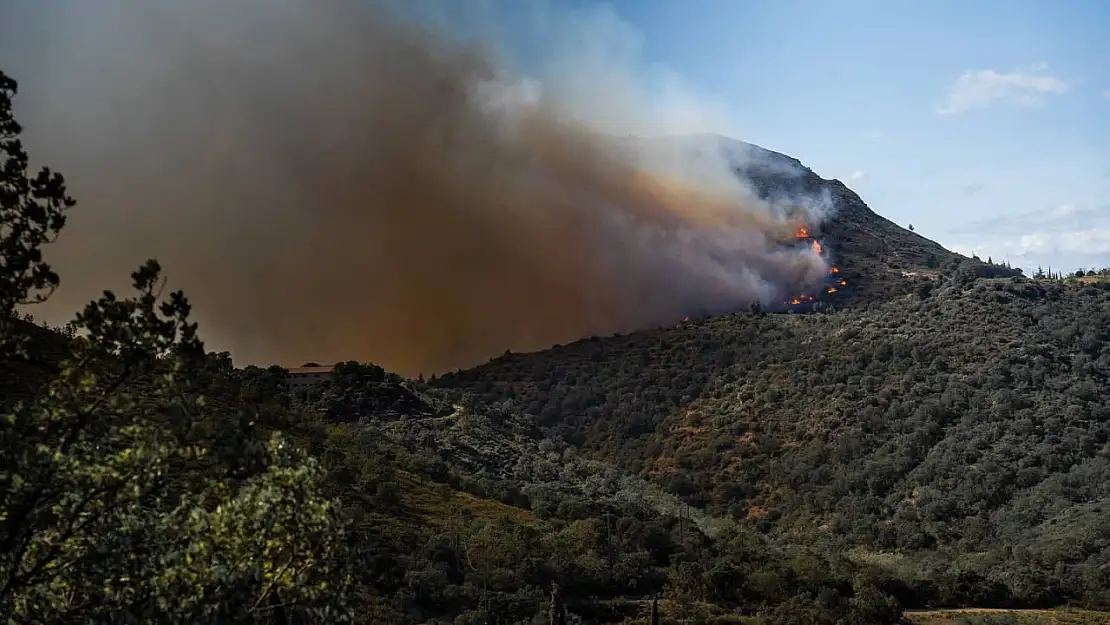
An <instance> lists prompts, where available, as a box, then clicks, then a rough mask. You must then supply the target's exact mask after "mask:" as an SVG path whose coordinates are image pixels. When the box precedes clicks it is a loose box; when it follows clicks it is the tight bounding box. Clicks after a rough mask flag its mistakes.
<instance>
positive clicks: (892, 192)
mask: <svg viewBox="0 0 1110 625" xmlns="http://www.w3.org/2000/svg"><path fill="white" fill-rule="evenodd" d="M558 1H559V2H562V3H563V4H564V5H569V6H573V7H575V8H577V9H586V10H588V11H594V12H597V11H601V12H605V11H611V12H612V14H614V16H615V19H616V21H619V22H621V23H623V24H624V25H625V26H626V27H627V28H626V30H627V33H626V35H627V34H628V33H631V35H632V36H633V38H636V39H638V41H636V46H638V50H637V54H638V55H639V56H640V59H639V61H638V62H640V63H642V64H643V65H644V66H662V67H665V68H667V69H668V70H670V71H671V72H673V73H674V74H676V75H677V76H679V77H680V78H681V80H682V81H683V82H684V83H685V85H686V87H688V88H689V89H691V90H692V91H695V92H697V93H699V94H704V95H705V96H706V97H707V98H711V99H713V100H715V101H716V102H717V103H718V105H720V108H722V109H723V110H724V112H725V114H726V115H727V116H728V118H729V122H730V124H729V125H730V127H731V128H732V132H733V133H735V134H737V135H738V137H737V138H741V139H744V140H747V141H751V142H754V143H758V144H760V145H763V146H764V147H767V148H770V149H774V150H776V151H780V152H785V153H788V154H790V155H792V156H795V157H797V158H799V159H800V160H802V162H803V163H805V164H806V165H808V166H810V167H812V168H814V169H815V170H816V171H817V172H818V173H819V174H821V175H822V176H824V177H826V178H833V177H835V178H840V179H841V180H844V181H845V182H846V183H848V184H849V185H850V186H852V187H853V188H854V189H855V190H857V191H858V192H859V193H860V194H861V196H862V197H863V198H864V199H865V201H867V202H868V204H869V205H870V206H871V207H872V208H873V209H875V210H876V211H877V212H879V213H880V214H882V215H884V216H886V217H888V218H890V219H892V220H894V221H896V222H898V223H899V224H902V225H907V224H913V225H914V226H915V228H916V230H917V231H918V232H919V233H921V234H923V235H925V236H928V237H930V238H933V239H935V240H937V241H939V242H941V243H943V244H945V245H946V246H948V247H950V248H952V249H955V250H957V251H961V252H964V253H972V252H977V253H978V254H979V255H981V256H982V257H983V258H986V257H987V256H990V257H992V258H993V259H994V260H996V261H999V260H1003V259H1005V260H1009V261H1010V262H1011V263H1013V264H1015V265H1018V266H1022V267H1025V268H1027V269H1035V268H1036V267H1037V266H1038V265H1043V266H1045V267H1047V266H1049V265H1052V266H1053V267H1054V268H1064V269H1068V270H1071V269H1074V268H1076V267H1093V266H1098V267H1106V266H1110V36H1108V35H1110V3H1108V2H1100V1H1099V0H1070V1H1053V2H1049V1H1046V0H1040V1H1031V0H1007V1H1006V2H985V1H983V0H978V1H976V0H964V1H959V0H929V1H925V0H918V1H909V0H902V1H892V0H887V1H879V0H776V1H775V2H769V1H768V2H754V1H744V0H689V1H679V0H616V1H615V2H612V3H609V4H608V5H603V4H600V3H595V2H590V1H589V0H558ZM525 46H527V44H525Z"/></svg>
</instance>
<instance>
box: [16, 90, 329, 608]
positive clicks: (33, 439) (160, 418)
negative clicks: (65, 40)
mask: <svg viewBox="0 0 1110 625" xmlns="http://www.w3.org/2000/svg"><path fill="white" fill-rule="evenodd" d="M14 93H15V83H14V82H13V81H11V80H10V79H9V78H8V77H7V76H5V75H3V74H0V133H2V135H0V141H2V143H0V151H2V153H3V162H2V167H0V175H2V179H0V189H2V190H3V194H2V196H0V210H2V212H0V218H2V222H0V267H2V268H3V271H2V272H0V276H2V277H0V305H2V306H3V309H2V310H0V319H2V320H3V321H2V323H3V325H2V326H0V359H2V360H3V361H4V362H5V363H24V364H28V365H32V364H34V363H35V362H36V361H37V360H41V359H42V358H43V357H44V354H41V353H36V352H35V351H34V350H29V349H27V347H28V345H31V346H33V345H34V344H35V343H34V338H35V335H34V332H35V331H34V330H30V329H29V328H28V325H29V324H26V323H25V322H22V321H20V320H18V318H17V317H16V315H15V306H16V305H18V304H21V303H28V302H37V301H42V300H43V299H45V298H46V297H47V296H48V295H49V293H50V291H51V290H52V289H53V287H55V286H56V285H57V284H58V276H57V275H56V274H55V273H54V272H53V271H52V270H51V269H50V267H49V266H48V265H46V264H45V263H44V262H43V261H42V254H41V246H42V245H43V244H44V243H47V242H49V241H50V240H52V239H53V236H54V235H56V234H57V233H58V232H59V231H60V230H61V228H62V225H63V224H64V211H65V210H66V209H68V208H69V207H70V206H72V205H73V201H72V200H70V199H69V198H68V196H66V191H65V185H64V183H63V181H62V178H61V177H60V176H58V175H51V174H50V173H49V172H48V171H46V170H44V171H43V172H42V173H40V174H39V176H38V177H37V178H35V179H28V178H26V175H25V174H26V160H27V159H26V154H25V153H24V152H23V150H22V148H21V147H20V144H19V141H18V139H17V136H18V133H19V127H18V125H17V124H15V122H14V120H13V119H12V116H11V96H12V95H14ZM132 279H133V284H134V288H135V295H134V296H133V297H130V298H123V299H121V298H118V297H117V296H115V295H114V294H113V293H110V292H105V293H104V295H103V296H102V297H100V298H99V299H98V300H97V301H94V302H91V303H90V304H89V305H88V306H86V307H85V309H84V310H83V311H82V312H81V313H80V314H79V315H78V316H77V319H76V321H75V322H74V324H73V329H74V331H75V332H74V333H73V334H72V335H71V337H70V338H68V339H65V340H64V348H63V349H62V350H61V354H62V357H61V360H60V362H58V363H56V366H51V367H50V368H49V370H50V371H51V372H52V374H51V376H50V377H49V378H48V379H45V380H42V385H41V387H40V388H39V389H37V392H35V393H33V394H31V395H30V396H29V397H27V398H20V399H14V400H10V401H5V402H4V404H3V406H2V408H3V410H2V412H0V458H2V459H3V460H2V463H3V464H2V465H0V554H2V555H0V614H2V615H5V616H7V620H8V621H9V622H42V623H45V622H71V621H84V622H276V621H284V622H288V621H289V620H291V619H292V620H296V621H299V622H335V621H341V620H343V619H345V618H346V617H347V616H348V615H349V609H348V607H347V605H346V603H347V592H346V586H347V580H348V577H349V564H350V561H349V559H348V558H347V557H346V556H345V548H346V543H345V523H344V521H343V519H342V518H341V516H340V515H339V514H338V513H337V510H336V505H335V503H334V502H333V501H331V500H330V499H328V498H326V497H324V496H323V495H322V494H321V486H322V484H323V480H324V474H323V472H322V470H321V468H320V467H319V465H318V464H317V463H316V462H315V461H314V460H313V459H312V458H311V457H309V456H307V455H305V454H304V453H303V452H302V451H300V450H299V449H297V448H296V447H294V446H292V445H291V444H290V443H289V442H287V441H286V439H285V438H284V437H283V436H282V435H281V434H280V432H276V431H272V430H270V429H267V428H265V427H262V425H263V424H262V423H256V419H263V418H264V417H265V414H264V412H265V410H264V406H263V405H262V404H260V403H258V402H253V403H247V402H243V401H241V400H242V398H243V397H246V396H248V394H246V393H239V392H238V386H237V385H236V384H234V383H232V381H231V380H229V379H226V376H225V375H224V374H226V373H227V370H226V366H224V365H226V364H227V363H221V362H220V361H219V359H218V358H214V359H213V358H209V357H207V356H206V355H205V354H204V352H203V346H202V344H201V342H200V341H199V339H198V338H197V334H196V325H195V324H194V323H192V322H190V320H189V312H190V310H189V304H188V302H187V300H186V299H185V297H184V295H183V294H182V293H180V292H175V293H171V294H170V295H169V296H168V297H166V298H162V297H161V289H162V280H161V277H160V267H159V266H158V264H157V262H155V261H149V262H147V263H146V264H144V265H143V266H142V267H141V268H140V269H139V270H138V271H136V272H135V273H134V274H133V275H132ZM32 328H33V326H32ZM263 420H264V419H263Z"/></svg>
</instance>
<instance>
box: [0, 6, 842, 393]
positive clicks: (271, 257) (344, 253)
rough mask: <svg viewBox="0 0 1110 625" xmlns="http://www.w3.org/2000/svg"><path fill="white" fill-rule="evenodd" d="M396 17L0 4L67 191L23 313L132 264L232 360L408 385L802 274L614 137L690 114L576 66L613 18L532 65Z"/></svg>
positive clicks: (16, 71)
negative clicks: (158, 282) (60, 230)
mask: <svg viewBox="0 0 1110 625" xmlns="http://www.w3.org/2000/svg"><path fill="white" fill-rule="evenodd" d="M403 2H404V0H398V3H397V4H396V6H390V5H391V3H389V2H361V3H355V2H349V1H345V0H344V1H340V0H328V1H327V2H319V1H316V0H272V1H265V0H241V1H238V2H234V3H232V2H222V1H216V0H200V1H197V0H193V1H190V2H153V1H152V2H144V3H137V2H135V3H129V2H122V1H118V2H107V1H105V2H97V3H84V2H79V1H78V0H68V1H66V2H51V3H43V5H41V6H40V5H39V4H38V3H27V5H24V7H23V8H21V9H14V10H13V9H11V8H9V9H5V10H6V11H9V14H8V15H6V16H0V22H2V23H4V24H5V26H4V27H3V28H4V29H5V30H6V31H8V30H13V29H14V32H17V33H18V35H13V36H11V37H7V34H8V33H7V32H5V33H4V35H5V37H0V39H5V38H6V39H7V43H5V44H0V59H2V61H0V62H3V63H4V69H5V71H7V72H8V73H9V74H11V75H13V77H15V78H16V79H17V80H19V81H20V83H21V94H20V96H19V97H18V99H17V101H16V106H17V111H16V113H17V115H18V116H19V118H20V119H21V120H22V121H23V122H24V124H25V125H26V126H27V136H26V139H27V143H28V148H29V149H30V151H31V153H32V155H33V156H34V157H35V158H36V159H39V160H40V161H41V162H43V163H46V164H49V165H51V166H53V167H55V168H57V169H59V170H60V171H62V172H63V173H64V174H65V175H66V176H67V178H68V180H69V181H70V186H71V191H72V193H73V195H74V196H75V197H76V198H77V200H78V207H77V208H76V209H75V212H74V214H73V217H72V219H71V226H70V228H69V229H68V230H67V232H65V233H64V234H63V237H62V240H61V241H60V242H59V243H58V245H57V246H56V247H57V249H55V250H53V251H52V256H51V259H52V260H53V261H54V262H55V263H56V265H57V267H58V268H59V270H60V273H61V275H62V280H63V287H62V289H61V291H60V292H59V294H58V297H57V298H56V299H55V300H54V301H53V302H52V303H51V304H50V306H52V308H48V309H45V312H48V314H49V315H50V316H55V317H57V316H58V315H57V311H59V310H63V309H64V310H65V312H67V313H68V312H70V311H72V310H73V309H75V308H76V307H78V306H79V304H80V303H81V302H83V301H85V300H87V299H89V298H90V297H92V296H95V294H96V293H97V292H99V290H101V289H103V288H120V287H121V286H122V283H121V281H120V278H125V277H126V275H127V274H128V272H129V271H130V270H131V269H132V268H134V267H135V266H136V265H137V264H138V263H139V262H141V261H142V260H143V259H145V258H147V257H150V256H156V257H157V258H159V260H161V261H162V263H163V265H164V266H165V267H166V269H167V272H168V274H169V277H170V279H171V286H173V287H174V288H183V289H184V290H185V291H186V294H187V295H188V296H189V297H190V299H191V300H192V301H193V303H194V306H195V308H196V310H197V317H198V320H199V321H200V322H201V330H202V333H203V335H204V336H205V337H206V339H207V340H208V342H209V345H210V348H213V349H228V350H230V351H231V352H232V354H233V355H234V356H235V358H236V361H237V362H240V363H245V362H253V363H260V364H268V363H275V362H276V363H281V364H286V365H292V364H298V363H300V362H302V361H305V360H317V361H333V360H345V359H359V360H372V361H374V362H377V363H379V364H382V365H383V366H385V367H387V368H389V369H392V370H396V371H399V372H402V373H410V374H414V373H416V372H424V373H430V372H435V371H443V370H447V369H453V368H455V367H459V366H466V365H470V364H475V363H477V362H481V361H483V360H485V359H486V358H488V357H490V356H492V355H496V354H499V353H501V352H503V351H504V350H506V349H512V350H516V351H521V350H528V349H538V348H544V347H547V346H550V345H551V344H553V343H558V342H567V341H570V340H573V339H576V338H579V337H583V336H588V335H592V334H604V333H610V332H618V331H629V330H633V329H638V328H644V327H652V326H655V325H659V324H663V323H673V322H675V321H677V320H679V319H681V318H682V317H684V316H686V315H689V314H696V313H702V312H714V311H723V310H729V309H738V308H741V307H743V306H745V305H747V304H748V303H749V302H751V301H752V300H755V299H759V300H762V301H764V302H770V301H778V300H779V299H781V298H782V297H784V296H786V295H788V294H789V293H791V292H794V291H797V290H799V289H801V288H802V287H804V286H805V285H808V284H813V283H814V282H817V281H820V280H821V279H822V277H823V276H824V275H825V274H826V271H827V266H826V265H825V263H824V261H823V260H822V259H821V258H819V257H817V256H816V255H815V254H813V253H812V252H810V251H808V250H804V249H803V250H797V249H790V248H786V247H783V246H781V245H779V243H780V242H781V241H783V240H789V239H790V237H791V235H792V233H793V232H794V230H795V228H796V227H797V225H798V223H797V222H793V221H789V220H787V219H785V218H784V217H783V216H782V215H781V211H779V210H778V208H777V207H773V206H769V205H767V204H765V203H762V202H760V201H759V200H757V199H755V198H754V197H753V196H752V195H751V194H750V193H748V192H747V191H746V189H744V188H743V186H742V185H741V184H739V183H738V182H737V180H736V179H735V177H734V176H732V175H731V174H730V173H729V172H728V165H727V164H726V163H725V162H724V159H716V158H711V159H709V160H708V161H706V160H705V159H704V155H703V158H702V160H697V161H695V160H693V159H689V158H686V157H684V156H683V153H682V152H681V151H680V150H673V151H672V150H667V149H663V150H660V149H659V148H658V145H661V144H660V143H659V142H658V141H656V142H648V143H653V145H655V146H656V147H655V148H653V149H652V150H646V149H642V145H643V144H641V143H640V142H636V141H632V140H629V139H627V138H620V137H619V136H618V134H617V133H621V134H625V135H626V134H627V133H630V132H646V133H652V132H653V131H654V134H664V133H668V132H672V131H676V130H679V131H682V130H708V129H710V128H708V127H707V125H712V123H713V118H712V115H711V114H706V111H711V110H712V107H702V108H699V106H698V105H697V102H696V100H695V99H693V98H692V97H690V96H688V95H685V94H684V92H682V91H681V90H680V89H678V88H677V87H674V84H675V83H674V82H673V81H669V80H664V81H662V82H661V83H660V84H663V85H664V87H662V88H661V89H663V91H664V92H665V93H663V95H662V96H661V97H658V98H656V97H653V96H654V95H658V94H654V93H650V92H649V91H645V90H642V89H638V88H633V87H634V86H635V85H638V84H641V83H637V82H636V80H635V76H634V74H633V73H631V72H629V73H624V74H622V73H621V71H622V63H624V61H625V59H623V58H616V59H614V58H606V55H605V54H593V55H591V54H590V53H589V50H590V45H591V43H590V40H589V38H588V37H586V38H585V39H583V33H587V34H588V33H589V32H590V24H593V25H596V24H601V25H602V26H604V27H605V29H608V31H606V32H600V33H596V32H595V34H598V35H599V36H601V37H602V38H604V37H609V38H612V37H613V36H614V28H615V25H617V26H619V21H614V20H613V19H612V16H611V15H609V16H606V17H605V19H603V20H600V21H599V20H594V21H593V22H590V21H589V20H587V19H586V18H584V17H582V15H584V14H575V15H577V16H578V18H580V19H578V18H576V19H577V21H576V22H575V23H576V24H577V25H578V26H577V27H578V28H579V29H580V32H578V34H577V35H576V37H577V38H576V40H577V41H578V42H579V45H575V46H563V45H552V46H550V49H548V50H540V51H539V52H538V53H536V52H535V50H533V54H534V55H535V56H536V58H538V59H541V60H542V62H540V63H532V65H531V67H532V68H533V69H535V73H534V75H533V76H532V77H528V76H526V75H523V74H520V73H515V72H514V70H513V69H512V68H514V67H524V66H527V65H528V64H527V63H518V64H517V65H511V64H510V63H508V62H507V61H506V60H505V59H504V58H502V57H501V56H500V55H501V54H503V51H504V49H505V47H506V45H505V44H504V42H502V41H499V40H497V39H496V37H494V38H492V39H490V38H489V36H490V35H489V34H490V33H491V32H493V29H481V28H476V29H472V30H471V31H469V34H471V35H474V34H475V33H477V34H480V35H483V36H485V37H487V38H486V39H484V40H483V39H482V38H473V37H472V38H470V39H466V38H463V37H461V36H459V32H453V33H451V34H448V32H447V31H445V30H439V29H436V28H434V27H433V26H431V24H434V23H435V20H432V19H428V17H429V16H431V15H433V13H434V11H428V9H429V7H431V6H432V5H430V4H428V3H425V4H424V5H420V7H419V8H418V9H414V7H417V5H405V6H404V7H402V4H401V3H403ZM465 4H467V3H458V4H456V5H453V6H454V8H453V9H452V10H454V11H456V12H457V11H458V10H459V9H458V7H459V6H461V5H465ZM32 5H33V6H32ZM92 5H95V6H92ZM445 6H447V5H445ZM474 6H477V5H476V4H475V5H474ZM47 7H50V8H49V9H48V8H47ZM402 11H403V12H404V13H405V14H406V17H405V18H404V19H402V17H401V16H400V14H401V12H402ZM422 11H423V12H425V13H424V14H423V17H422V19H421V20H419V21H414V20H413V19H411V18H413V16H414V15H416V14H419V13H421V12H422ZM475 15H477V13H472V14H471V15H470V17H472V18H473V17H475ZM535 15H539V13H534V14H533V16H535ZM545 15H546V14H545ZM440 16H441V17H442V14H440ZM548 17H550V15H549V16H548ZM564 17H566V16H564ZM572 21H573V20H572ZM480 22H481V20H480V19H478V20H472V23H480ZM458 23H462V22H458ZM553 23H554V22H551V21H546V22H544V24H545V25H546V26H545V27H546V28H547V32H548V34H551V30H552V28H553V27H552V24H553ZM567 23H569V22H567ZM602 30H604V29H602ZM616 30H617V31H619V32H625V31H620V29H616ZM618 34H619V33H618ZM625 34H627V33H625ZM537 40H538V41H539V40H540V39H537ZM603 40H604V39H603ZM594 43H596V42H594ZM544 55H546V56H544ZM599 58H600V59H606V60H605V63H599V62H597V59H599ZM591 63H593V64H594V65H593V66H591V65H590V64H591ZM667 85H670V86H669V87H668V86H667ZM622 124H624V126H622ZM34 312H35V313H36V315H37V316H38V315H40V313H39V311H34Z"/></svg>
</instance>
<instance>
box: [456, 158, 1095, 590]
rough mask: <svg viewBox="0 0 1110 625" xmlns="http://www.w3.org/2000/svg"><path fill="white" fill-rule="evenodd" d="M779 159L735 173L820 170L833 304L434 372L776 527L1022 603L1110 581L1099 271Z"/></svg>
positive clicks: (764, 186)
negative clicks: (892, 217)
mask: <svg viewBox="0 0 1110 625" xmlns="http://www.w3.org/2000/svg"><path fill="white" fill-rule="evenodd" d="M744 149H746V150H753V149H759V148H754V147H746V148H744ZM768 154H770V156H766V157H765V158H763V159H757V160H756V162H757V163H759V162H766V161H767V160H768V159H771V161H772V162H775V161H773V159H776V158H782V159H788V157H785V156H781V155H777V156H775V155H774V153H768ZM752 160H753V159H748V162H751V161H752ZM790 162H795V161H792V159H790V160H789V161H788V163H790ZM783 170H784V167H766V166H764V167H763V169H762V170H760V169H759V167H758V166H757V167H755V168H750V169H748V170H745V171H741V172H740V173H741V175H744V176H747V177H749V178H750V179H752V180H753V181H755V182H756V185H757V187H759V188H760V189H761V192H762V193H765V194H773V193H776V192H778V191H776V189H779V190H781V189H782V188H783V185H790V184H795V185H797V184H808V185H824V188H827V189H829V192H830V194H831V196H832V197H833V198H834V200H835V203H836V205H837V212H836V213H835V216H834V217H833V218H832V219H831V220H830V221H829V222H828V223H826V224H825V225H824V226H823V227H822V229H821V230H820V231H819V233H818V234H819V236H821V237H822V240H823V241H826V242H828V243H830V244H831V247H832V248H833V250H834V252H833V253H834V255H835V256H834V257H835V258H836V259H837V262H838V263H839V264H840V265H841V266H842V268H843V271H844V273H845V275H848V276H850V277H852V282H854V285H853V286H854V287H855V290H854V292H852V293H850V294H849V297H848V298H845V299H844V300H840V301H839V302H838V303H840V302H846V303H847V304H848V305H847V306H843V307H845V308H847V310H842V311H841V312H838V313H834V314H817V315H774V314H772V315H758V314H755V315H753V314H746V313H745V314H737V315H731V316H724V317H718V318H714V319H708V320H703V321H699V322H693V323H685V324H680V325H679V326H678V327H675V328H666V329H660V330H656V331H652V332H644V333H637V334H634V335H627V336H617V337H610V338H604V339H598V338H594V339H589V340H584V341H579V342H577V343H574V344H572V345H567V346H563V347H558V348H555V349H552V350H549V351H546V352H542V353H537V354H527V355H511V354H510V355H506V356H504V357H501V358H498V359H495V360H493V361H491V362H490V363H488V364H486V365H483V366H480V367H476V368H474V369H471V370H468V371H461V372H457V373H455V374H451V375H447V376H443V377H442V378H439V379H438V380H436V381H435V382H434V384H435V385H436V386H438V387H441V388H443V389H448V390H450V391H452V392H466V393H471V394H473V395H474V396H476V397H477V398H478V399H479V400H480V401H481V402H485V403H486V404H487V405H498V406H502V407H506V406H507V407H509V409H511V410H514V411H518V412H520V413H522V414H523V415H524V416H525V417H529V416H531V417H534V418H535V419H536V420H537V422H538V424H539V426H540V427H541V428H543V429H544V431H545V432H547V433H548V434H550V435H552V436H556V437H558V438H559V439H561V440H564V441H566V442H568V443H569V444H571V445H574V446H576V447H578V448H580V449H581V450H583V451H585V452H587V453H588V454H589V455H590V456H591V457H593V458H597V459H599V460H602V461H606V462H611V463H614V464H616V465H619V466H622V467H624V468H625V469H627V470H629V471H631V472H634V473H636V474H638V475H640V476H642V477H644V478H647V479H649V480H651V481H654V482H655V483H657V484H659V485H661V486H663V487H665V488H666V489H668V490H669V491H671V492H673V493H676V494H678V495H680V496H682V497H683V498H684V499H685V500H686V501H687V502H689V503H691V504H693V505H695V506H697V507H699V508H701V509H703V510H705V511H706V512H708V513H709V514H712V515H720V516H726V517H729V518H732V519H735V520H737V521H739V522H740V523H741V524H743V525H746V526H748V527H750V528H752V529H755V530H757V531H761V532H767V533H769V534H771V535H774V536H778V537H779V538H780V539H782V540H786V541H788V542H795V543H804V544H809V545H816V546H820V548H822V549H827V550H830V551H831V552H838V553H845V552H849V553H855V554H856V557H858V558H863V559H869V560H873V561H881V562H883V563H884V565H885V566H889V567H891V568H892V569H897V570H900V571H902V572H903V573H905V574H909V575H911V576H912V575H924V576H928V573H927V571H930V570H934V569H937V570H950V571H960V570H974V571H975V574H976V575H982V576H984V577H986V578H989V579H992V580H994V581H995V582H997V583H998V584H999V586H998V592H999V593H1001V595H1000V596H1002V595H1006V596H1013V597H1020V598H1022V600H1025V601H1029V602H1033V603H1036V602H1048V603H1051V602H1052V601H1053V597H1058V596H1059V593H1060V592H1061V591H1060V588H1062V587H1065V586H1067V587H1073V588H1074V587H1082V588H1085V589H1087V590H1086V591H1084V592H1088V593H1090V594H1091V595H1092V596H1096V595H1097V596H1101V597H1104V598H1105V594H1099V593H1101V592H1102V591H1100V590H1098V589H1099V588H1105V587H1110V532H1108V531H1107V528H1106V525H1105V524H1104V523H1100V522H1098V521H1097V519H1098V518H1100V515H1104V514H1106V513H1107V509H1110V487H1108V486H1107V484H1110V401H1108V398H1107V396H1106V394H1105V393H1104V392H1102V389H1105V388H1107V385H1108V383H1110V288H1108V285H1101V284H1097V285H1096V284H1092V285H1086V286H1084V285H1079V284H1062V283H1056V282H1044V281H1033V280H1028V279H1025V278H1021V277H1017V276H1013V277H1009V278H998V277H993V278H992V277H991V276H998V275H1006V274H1013V273H1015V272H1011V271H1009V270H1007V269H1006V268H1004V267H999V266H995V265H986V264H983V263H979V262H974V261H971V260H968V259H964V258H962V257H959V256H958V255H955V254H952V253H951V252H948V251H947V250H944V249H943V248H942V247H941V246H939V245H937V244H935V243H933V242H931V241H928V240H926V239H924V238H922V237H919V236H917V235H915V234H913V233H911V232H909V231H908V230H904V229H902V228H900V227H898V226H896V225H895V224H893V223H891V222H889V221H887V220H885V219H882V218H881V217H878V216H877V215H875V214H874V213H873V212H872V211H870V209H868V208H867V207H866V205H864V204H863V202H862V201H861V200H860V199H859V197H858V196H857V195H855V194H854V193H852V192H851V191H850V190H848V189H847V188H846V187H844V186H843V185H842V184H840V183H839V182H838V181H823V180H821V179H819V178H817V177H816V175H815V174H812V172H809V171H808V170H805V171H804V172H803V173H802V174H800V175H784V174H782V173H780V172H782V171H783ZM768 172H770V173H768ZM906 274H910V275H906ZM914 274H916V275H914ZM838 307H841V306H838ZM879 554H886V555H879ZM875 558H878V560H875ZM988 594H989V593H988ZM996 599H997V597H996ZM1100 601H1101V600H1100Z"/></svg>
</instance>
